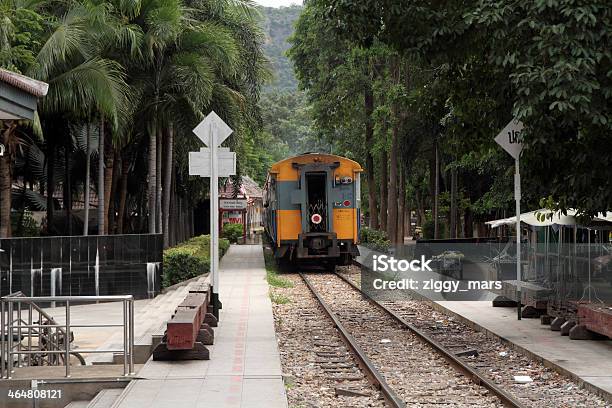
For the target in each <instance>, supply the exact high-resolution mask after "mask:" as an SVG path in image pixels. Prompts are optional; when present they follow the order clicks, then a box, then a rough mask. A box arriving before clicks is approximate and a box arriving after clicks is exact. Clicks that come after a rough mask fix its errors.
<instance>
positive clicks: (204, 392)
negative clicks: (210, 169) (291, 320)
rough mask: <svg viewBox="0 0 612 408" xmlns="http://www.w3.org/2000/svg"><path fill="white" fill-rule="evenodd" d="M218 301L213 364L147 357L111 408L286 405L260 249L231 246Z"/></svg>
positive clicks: (223, 264)
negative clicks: (221, 306)
mask: <svg viewBox="0 0 612 408" xmlns="http://www.w3.org/2000/svg"><path fill="white" fill-rule="evenodd" d="M219 298H220V300H221V302H222V303H223V308H222V309H221V311H220V316H219V326H218V327H216V328H215V329H214V331H215V340H214V345H213V346H207V347H208V348H209V350H210V360H193V361H153V360H152V359H149V361H147V363H146V364H145V365H144V367H143V368H142V369H141V370H140V371H139V372H138V373H137V378H138V379H136V380H134V381H132V382H131V383H130V384H129V385H128V386H127V387H126V389H125V390H124V392H123V393H122V394H121V396H120V397H119V398H118V400H117V401H116V402H115V404H114V405H113V408H136V407H148V408H149V407H150V408H183V407H189V408H204V407H207V408H208V407H215V408H225V407H227V408H230V407H240V408H255V407H267V408H286V407H287V397H286V394H285V387H284V384H283V379H282V374H281V363H280V356H279V352H278V344H277V341H276V334H275V329H274V318H273V315H272V304H271V301H270V297H269V296H268V283H267V281H266V271H265V264H264V258H263V250H262V247H261V245H232V246H231V247H230V249H229V252H228V253H227V254H226V255H225V256H224V257H223V259H222V260H221V264H220V285H219Z"/></svg>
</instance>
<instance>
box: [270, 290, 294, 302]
mask: <svg viewBox="0 0 612 408" xmlns="http://www.w3.org/2000/svg"><path fill="white" fill-rule="evenodd" d="M270 300H272V303H274V304H276V305H286V304H287V303H291V299H289V298H288V297H287V296H285V295H281V294H280V293H274V292H272V291H270Z"/></svg>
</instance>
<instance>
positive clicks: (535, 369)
mask: <svg viewBox="0 0 612 408" xmlns="http://www.w3.org/2000/svg"><path fill="white" fill-rule="evenodd" d="M339 273H341V274H343V275H344V276H346V277H348V278H349V279H350V280H351V281H353V282H355V283H357V284H359V283H360V279H361V272H360V269H359V268H357V267H350V268H342V269H340V270H339ZM381 303H383V304H384V305H385V307H387V308H389V309H390V310H393V311H395V312H397V313H398V314H399V315H400V316H402V317H403V318H404V319H405V320H406V321H408V322H410V323H412V324H414V326H416V327H417V328H418V329H420V330H422V331H423V332H425V333H426V334H428V335H429V336H430V337H432V338H433V339H435V340H437V341H438V342H440V343H442V344H443V345H445V346H446V347H447V348H448V349H450V350H453V351H455V352H456V353H457V352H465V353H466V355H465V356H463V357H462V359H463V361H464V362H467V363H468V364H469V365H470V366H471V367H472V368H475V369H477V370H479V371H481V372H483V373H485V374H486V375H487V377H488V378H490V379H491V380H493V381H494V382H495V383H496V384H498V385H502V386H503V388H504V389H505V390H506V391H507V392H508V393H510V394H511V395H513V396H514V397H515V398H517V399H518V400H519V401H521V402H522V403H523V404H524V405H526V406H529V407H535V408H540V407H542V408H544V407H546V408H548V407H567V408H570V407H571V408H574V407H575V408H582V407H584V408H587V407H588V408H592V407H608V408H612V404H610V403H607V402H606V401H605V400H604V399H603V398H601V397H600V396H598V395H596V394H595V393H592V392H590V391H588V390H586V389H584V388H581V387H580V386H578V385H577V384H576V383H575V382H573V381H572V380H571V379H569V378H567V377H564V376H562V375H561V374H559V373H557V372H556V371H554V370H552V369H550V368H547V367H545V366H544V365H543V364H542V363H540V362H538V361H535V360H533V359H531V358H529V357H527V356H525V355H523V354H521V353H519V352H517V351H516V350H514V349H513V348H511V347H510V346H509V345H507V344H504V343H503V342H502V341H501V340H500V339H499V338H497V337H495V336H492V335H489V336H487V334H485V333H483V332H479V331H476V330H474V329H472V328H471V327H469V326H468V325H466V324H464V323H462V322H460V321H458V320H457V319H456V318H454V317H453V316H450V315H447V314H444V313H442V312H439V311H437V310H435V309H434V308H433V307H432V306H431V304H430V303H429V302H427V301H423V300H411V299H405V295H402V299H401V300H398V301H385V302H381ZM474 351H475V352H476V353H474ZM470 354H477V355H470ZM515 375H527V376H529V377H531V378H532V379H533V382H531V383H528V384H517V383H516V382H515V381H514V376H515Z"/></svg>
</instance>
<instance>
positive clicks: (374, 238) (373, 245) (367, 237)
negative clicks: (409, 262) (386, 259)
mask: <svg viewBox="0 0 612 408" xmlns="http://www.w3.org/2000/svg"><path fill="white" fill-rule="evenodd" d="M359 240H360V241H361V243H362V244H363V245H364V246H366V247H368V248H370V249H373V250H375V251H379V252H389V249H390V248H391V241H389V238H387V233H386V232H385V231H380V230H375V229H373V228H368V227H362V228H361V232H360V234H359Z"/></svg>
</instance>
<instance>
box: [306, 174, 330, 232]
mask: <svg viewBox="0 0 612 408" xmlns="http://www.w3.org/2000/svg"><path fill="white" fill-rule="evenodd" d="M306 194H307V200H308V202H307V204H306V205H307V208H308V223H309V227H310V231H311V232H315V231H327V175H326V174H325V173H307V174H306Z"/></svg>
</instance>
